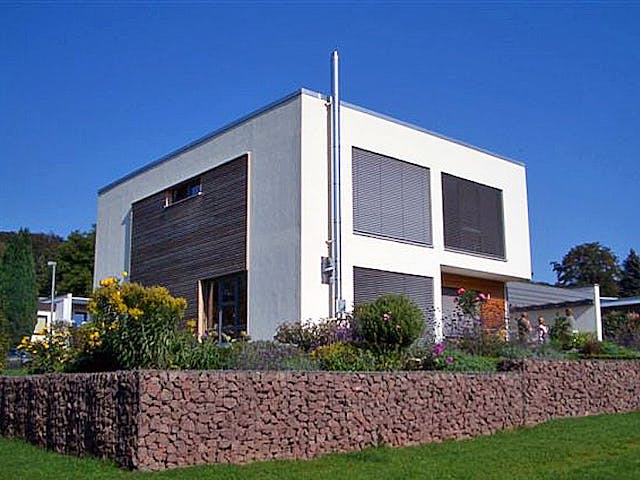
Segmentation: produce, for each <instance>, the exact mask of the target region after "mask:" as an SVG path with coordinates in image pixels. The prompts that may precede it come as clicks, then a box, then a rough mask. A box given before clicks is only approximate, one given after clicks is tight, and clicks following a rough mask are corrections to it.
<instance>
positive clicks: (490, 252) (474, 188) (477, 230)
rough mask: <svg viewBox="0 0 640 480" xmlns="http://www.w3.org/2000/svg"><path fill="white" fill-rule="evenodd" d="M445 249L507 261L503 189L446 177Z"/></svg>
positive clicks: (444, 209)
mask: <svg viewBox="0 0 640 480" xmlns="http://www.w3.org/2000/svg"><path fill="white" fill-rule="evenodd" d="M442 197H443V198H442V205H443V214H444V246H445V247H447V248H451V249H454V250H461V251H463V252H470V253H477V254H479V255H486V256H490V257H497V258H502V259H504V258H505V249H504V221H503V210H502V208H503V207H502V190H498V189H497V188H493V187H488V186H486V185H481V184H479V183H475V182H472V181H470V180H465V179H463V178H458V177H454V176H453V175H448V174H446V173H443V174H442Z"/></svg>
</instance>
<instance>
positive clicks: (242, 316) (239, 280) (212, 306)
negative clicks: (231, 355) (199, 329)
mask: <svg viewBox="0 0 640 480" xmlns="http://www.w3.org/2000/svg"><path fill="white" fill-rule="evenodd" d="M201 300H202V302H203V307H204V309H203V310H204V315H205V329H206V331H207V333H208V334H209V335H215V334H216V333H217V332H218V326H219V325H220V324H222V333H224V334H225V335H228V336H229V337H231V338H238V337H240V336H241V334H242V332H244V333H246V331H247V272H240V273H234V274H232V275H226V276H224V277H219V278H214V279H210V280H203V281H202V299H201Z"/></svg>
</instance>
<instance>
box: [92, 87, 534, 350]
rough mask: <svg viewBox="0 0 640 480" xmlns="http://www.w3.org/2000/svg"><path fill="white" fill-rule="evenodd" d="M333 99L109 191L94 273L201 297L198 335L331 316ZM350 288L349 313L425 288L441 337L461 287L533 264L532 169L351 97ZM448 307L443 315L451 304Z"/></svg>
mask: <svg viewBox="0 0 640 480" xmlns="http://www.w3.org/2000/svg"><path fill="white" fill-rule="evenodd" d="M330 110H331V109H330V108H329V106H328V98H327V97H325V96H324V95H321V94H319V93H315V92H310V91H307V90H301V91H299V92H296V93H294V94H292V95H289V96H287V97H285V98H283V99H282V100H279V101H277V102H275V103H273V104H271V105H269V106H268V107H265V108H263V109H261V110H259V111H257V112H255V113H253V114H251V115H249V116H247V117H245V118H243V119H241V120H238V121H236V122H234V123H232V124H231V125H228V126H226V127H224V128H222V129H220V130H218V131H216V132H213V133H212V134H210V135H207V136H206V137H204V138H202V139H200V140H197V141H196V142H194V143H192V144H190V145H187V146H186V147H184V148H181V149H180V150H177V151H176V152H173V153H171V154H169V155H167V156H165V157H163V158H161V159H159V160H157V161H155V162H153V163H151V164H149V165H147V166H145V167H143V168H141V169H139V170H136V171H135V172H133V173H131V174H130V175H127V176H125V177H124V178H122V179H120V180H117V181H116V182H114V183H112V184H110V185H108V186H106V187H104V188H103V189H101V190H100V192H99V194H98V219H97V239H96V262H95V276H94V278H95V281H96V283H97V282H98V281H99V280H100V279H102V278H105V277H107V276H112V275H120V274H121V272H122V271H124V270H126V271H129V272H130V279H131V280H132V281H139V282H142V283H143V284H148V285H151V284H160V285H164V286H166V287H168V288H169V290H170V291H171V293H172V294H174V295H177V296H182V297H185V298H186V299H187V301H188V307H187V317H188V318H197V319H198V321H199V329H200V331H204V330H212V329H214V328H215V326H216V325H217V323H218V321H220V320H222V323H223V326H224V328H225V329H226V330H228V331H231V332H235V333H238V332H239V331H241V330H247V331H248V333H249V335H251V337H252V338H254V339H267V338H271V337H272V336H273V334H274V332H275V330H276V328H277V326H278V325H279V324H281V323H282V322H285V321H293V320H300V319H319V318H323V317H329V316H332V315H334V313H335V312H334V310H335V302H334V300H333V298H334V295H333V293H332V287H331V286H330V285H329V284H328V283H327V275H326V272H324V271H323V269H324V268H325V267H326V266H327V262H326V261H323V257H324V258H326V257H329V256H330V249H331V242H330V238H331V231H332V229H331V227H332V221H331V219H332V217H331V211H332V208H331V198H332V197H331V191H332V190H331V187H332V185H331V162H330V158H331V157H330V156H331V143H330V138H331V131H330V126H331V122H330ZM340 110H341V129H340V132H341V141H340V143H339V144H340V152H341V157H342V165H341V171H340V172H341V175H340V182H341V197H340V198H341V201H340V205H341V207H342V218H341V231H342V256H341V257H342V262H341V267H342V268H341V270H342V292H343V298H344V301H345V303H346V306H347V309H348V310H350V308H351V307H352V305H353V304H354V303H357V302H361V301H366V300H371V299H373V298H375V297H376V296H377V295H379V294H382V293H387V292H397V293H405V294H407V295H409V296H410V297H412V298H413V299H414V300H415V301H416V302H417V303H418V304H419V305H420V306H421V308H422V309H423V311H424V312H425V314H427V316H429V317H430V319H432V320H433V323H432V324H430V325H432V327H431V328H433V329H434V331H435V334H436V335H441V334H442V328H443V327H442V322H441V320H442V317H443V314H442V312H443V307H444V309H445V310H446V308H447V304H449V302H450V301H452V298H453V296H454V295H455V291H456V290H457V289H458V288H460V287H465V288H472V289H475V290H479V291H487V292H490V293H491V295H492V300H491V301H492V302H493V303H494V304H495V306H496V308H497V309H498V310H499V311H500V315H496V320H495V321H496V322H497V323H500V322H504V318H505V313H506V312H505V299H506V292H505V284H506V282H508V281H514V280H527V279H529V278H530V275H531V273H530V272H531V258H530V247H529V222H528V212H527V186H526V172H525V167H524V166H523V165H522V164H520V163H517V162H514V161H511V160H509V159H506V158H503V157H499V156H497V155H494V154H491V153H488V152H486V151H484V150H481V149H478V148H475V147H472V146H469V145H465V144H463V143H460V142H457V141H454V140H450V139H447V138H444V137H442V136H440V135H437V134H434V133H431V132H428V131H426V130H424V129H422V128H419V127H416V126H412V125H409V124H406V123H404V122H400V121H397V120H394V119H392V118H389V117H386V116H384V115H380V114H377V113H374V112H371V111H368V110H366V109H363V108H360V107H356V106H354V105H349V104H346V103H341V109H340ZM445 317H446V315H445Z"/></svg>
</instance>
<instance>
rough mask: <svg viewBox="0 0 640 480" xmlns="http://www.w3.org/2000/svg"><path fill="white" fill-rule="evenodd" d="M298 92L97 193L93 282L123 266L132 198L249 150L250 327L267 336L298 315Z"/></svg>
mask: <svg viewBox="0 0 640 480" xmlns="http://www.w3.org/2000/svg"><path fill="white" fill-rule="evenodd" d="M300 98H301V97H300V96H295V97H293V98H292V99H290V100H288V101H287V102H286V103H284V104H281V105H279V106H277V107H274V108H272V109H269V110H267V111H265V112H264V113H262V114H259V115H258V116H255V117H253V118H250V119H249V120H247V121H245V122H243V123H241V124H239V125H237V126H235V127H233V128H231V129H229V130H227V131H224V132H223V133H221V134H220V135H217V136H214V137H212V138H210V139H209V140H207V141H205V142H203V143H201V144H200V145H198V146H196V147H194V148H192V149H189V150H187V151H185V152H183V153H180V154H178V155H176V156H175V157H173V158H171V159H169V160H167V161H164V162H162V163H160V164H158V165H156V166H154V167H153V168H151V169H149V170H146V171H144V172H142V173H140V174H139V175H136V176H134V177H133V178H130V179H128V180H125V181H124V182H122V183H120V184H118V185H116V186H115V187H113V188H111V189H110V190H107V191H105V192H103V193H102V194H100V195H99V197H98V222H97V238H96V263H95V276H94V278H95V281H96V283H97V282H98V281H99V280H100V279H101V278H104V277H107V276H110V275H118V276H119V275H120V274H121V272H122V271H123V270H128V269H129V242H130V238H129V226H128V225H129V217H130V211H131V204H132V203H133V202H135V201H137V200H140V199H142V198H145V197H147V196H149V195H151V194H153V193H156V192H158V191H161V190H164V189H166V188H168V187H170V186H171V185H175V184H176V183H179V182H181V181H183V180H186V179H188V178H190V177H193V176H195V175H198V174H199V173H202V172H204V171H206V170H209V169H211V168H214V167H216V166H218V165H221V164H223V163H225V162H227V161H230V160H232V159H234V158H236V157H238V156H240V155H243V154H245V153H249V199H248V203H249V212H248V215H249V217H248V237H249V238H248V244H247V250H248V252H247V256H248V261H247V265H248V272H249V273H248V305H247V308H248V322H249V325H248V330H249V332H248V333H249V335H251V336H252V337H253V338H271V337H272V335H273V331H274V330H275V327H276V326H277V325H278V324H280V323H281V322H283V321H285V320H294V319H298V318H299V317H300V302H299V298H300V281H299V279H300V268H301V267H300V261H299V259H300V223H301V215H300V188H299V185H300V103H301V100H300ZM196 288H197V286H196V285H194V289H196Z"/></svg>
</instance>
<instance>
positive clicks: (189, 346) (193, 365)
mask: <svg viewBox="0 0 640 480" xmlns="http://www.w3.org/2000/svg"><path fill="white" fill-rule="evenodd" d="M172 350H173V351H172V356H171V365H170V366H171V368H174V369H180V370H223V369H226V368H229V365H230V363H231V357H232V354H233V349H232V347H231V346H230V345H228V346H221V345H219V344H218V341H217V340H216V339H215V338H212V337H209V338H205V339H202V340H201V341H198V340H197V338H196V337H195V336H193V335H192V334H190V333H188V332H180V333H178V334H177V335H176V336H175V338H174V341H173V346H172Z"/></svg>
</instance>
